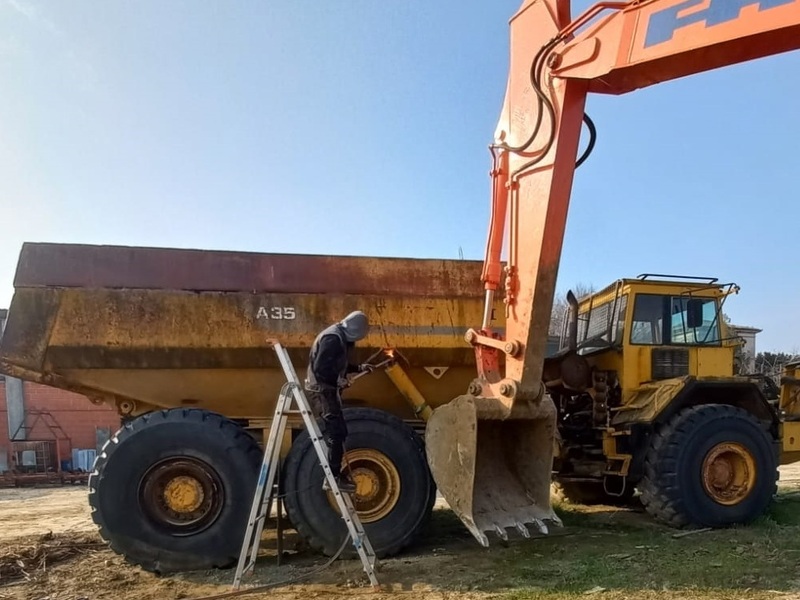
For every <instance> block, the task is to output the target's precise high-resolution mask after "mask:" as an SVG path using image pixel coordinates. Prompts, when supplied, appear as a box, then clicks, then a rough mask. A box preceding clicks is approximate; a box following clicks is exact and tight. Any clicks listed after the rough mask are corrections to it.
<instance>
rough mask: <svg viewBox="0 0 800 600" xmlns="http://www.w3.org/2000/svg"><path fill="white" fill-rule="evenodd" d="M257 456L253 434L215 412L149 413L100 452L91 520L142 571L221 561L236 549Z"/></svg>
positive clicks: (227, 561) (231, 558) (228, 561)
mask: <svg viewBox="0 0 800 600" xmlns="http://www.w3.org/2000/svg"><path fill="white" fill-rule="evenodd" d="M260 463H261V451H260V450H259V446H258V444H257V443H256V441H255V440H254V439H253V438H252V437H251V436H249V435H248V434H247V433H246V432H245V431H244V429H242V428H241V427H240V426H239V425H237V424H236V423H234V422H233V421H230V420H228V419H226V418H224V417H222V416H221V415H218V414H215V413H210V412H208V411H204V410H199V409H182V408H178V409H172V410H163V411H159V412H153V413H148V414H145V415H142V416H140V417H138V418H136V419H134V420H132V421H130V422H128V423H126V424H125V425H124V426H123V427H122V429H120V430H119V431H118V432H117V433H116V434H115V435H114V436H113V437H112V438H111V439H110V440H109V441H108V442H107V443H106V444H105V446H104V447H103V450H102V452H101V453H100V455H99V456H98V459H97V462H96V464H95V469H94V472H93V473H92V474H91V476H90V477H89V504H90V505H91V508H92V519H93V520H94V522H95V523H96V524H97V525H98V526H99V527H100V535H101V536H102V537H103V539H105V540H107V541H108V542H109V544H110V546H111V548H112V549H113V550H114V551H115V552H117V553H119V554H122V555H124V556H125V558H126V559H127V560H128V561H129V562H131V563H134V564H137V565H140V566H141V567H142V568H144V569H145V570H147V571H152V572H155V573H162V574H163V573H169V572H176V571H191V570H198V569H209V568H227V567H230V566H232V565H233V564H234V563H235V562H236V560H237V557H238V554H239V550H240V548H241V543H242V537H243V535H244V530H245V527H246V526H247V517H248V514H249V511H250V506H251V504H252V501H253V495H254V492H255V485H256V480H257V477H258V469H259V467H260ZM187 482H189V484H188V485H189V487H188V488H187V487H186V485H187ZM187 489H189V490H190V494H189V496H187V495H186V494H185V493H184V495H183V496H181V492H186V490H187ZM197 490H202V495H201V494H199V493H196V492H197ZM169 492H172V493H173V494H174V495H173V496H170V495H169ZM167 497H170V498H173V500H171V502H172V504H169V503H168V501H167V500H166V498H167ZM187 498H188V500H187ZM181 503H183V504H181ZM197 503H199V504H197ZM176 507H177V510H176Z"/></svg>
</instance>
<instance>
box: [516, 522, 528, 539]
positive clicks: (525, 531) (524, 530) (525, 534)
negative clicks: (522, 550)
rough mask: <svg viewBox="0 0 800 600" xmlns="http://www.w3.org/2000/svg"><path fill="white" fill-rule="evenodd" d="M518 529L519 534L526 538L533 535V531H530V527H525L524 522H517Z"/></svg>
mask: <svg viewBox="0 0 800 600" xmlns="http://www.w3.org/2000/svg"><path fill="white" fill-rule="evenodd" d="M517 531H519V534H520V535H521V536H522V537H524V538H529V537H531V532H530V531H528V528H527V527H525V524H524V523H519V522H518V523H517Z"/></svg>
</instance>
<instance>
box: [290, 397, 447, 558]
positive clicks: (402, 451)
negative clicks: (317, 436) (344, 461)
mask: <svg viewBox="0 0 800 600" xmlns="http://www.w3.org/2000/svg"><path fill="white" fill-rule="evenodd" d="M344 417H345V420H346V422H347V429H348V432H349V433H348V437H347V442H346V450H347V455H346V458H347V456H352V455H353V454H354V453H356V452H358V451H359V450H362V452H363V451H368V452H369V451H373V452H374V451H377V452H378V453H380V454H382V455H383V456H384V457H385V458H386V459H388V460H389V461H390V463H391V465H393V467H394V469H396V473H397V475H398V476H399V491H398V492H397V493H396V494H395V495H394V496H393V497H394V498H395V501H394V503H393V504H391V503H387V504H385V506H386V507H387V510H386V513H385V514H384V515H381V516H380V518H378V515H379V513H378V512H374V513H373V517H374V518H373V520H371V521H370V520H369V519H368V518H366V519H365V513H364V511H363V510H362V507H363V506H364V504H362V503H361V502H360V501H359V496H358V494H359V492H360V490H359V491H357V493H356V495H355V505H356V509H357V510H358V512H359V516H360V518H361V520H362V522H363V523H364V529H365V530H366V533H367V536H368V537H369V541H370V542H371V544H372V547H373V549H374V550H375V553H376V554H377V556H378V557H379V558H383V557H386V556H392V555H394V554H397V553H398V552H400V551H401V550H403V549H404V548H405V547H407V546H408V545H409V544H411V543H412V542H413V541H414V539H415V538H416V537H417V535H418V534H419V532H420V531H421V530H422V529H423V528H424V527H425V524H426V523H427V521H428V519H429V518H430V515H431V511H432V510H433V504H434V501H435V500H436V487H435V484H434V482H433V478H432V477H431V474H430V470H429V469H428V463H427V460H426V458H425V448H424V445H423V442H422V439H421V438H420V436H419V435H417V433H416V432H415V431H414V430H413V429H412V428H411V427H409V426H408V425H406V424H405V423H404V422H403V421H402V420H400V419H398V418H397V417H394V416H392V415H390V414H388V413H386V412H384V411H381V410H375V409H370V408H348V409H345V410H344ZM376 456H377V455H376ZM359 464H362V463H359ZM365 464H369V463H365ZM356 466H357V465H356ZM282 474H283V477H282V481H283V486H282V487H283V492H284V494H286V498H285V505H286V512H287V515H288V516H289V520H290V521H291V522H292V525H294V527H295V529H297V531H298V533H299V534H300V535H301V536H302V537H303V538H304V539H305V540H306V542H307V543H308V545H309V546H310V547H312V548H314V549H315V550H318V551H321V552H323V553H325V554H327V555H328V556H331V555H333V554H334V553H335V552H336V551H337V550H338V549H339V547H340V546H341V545H342V542H343V540H344V539H345V536H346V535H347V530H346V529H345V526H344V523H343V522H342V519H341V517H340V516H339V513H338V511H337V510H336V509H334V508H333V506H332V504H331V501H330V499H329V496H328V493H327V492H325V491H323V489H322V484H323V472H322V468H321V467H320V465H319V462H318V459H317V455H316V452H315V450H314V447H313V445H312V444H311V438H310V437H309V435H308V432H306V431H303V432H302V433H301V434H300V435H298V437H297V439H295V441H294V443H293V444H292V448H291V450H290V451H289V454H288V456H287V457H286V461H285V463H284V466H283V470H282ZM355 479H356V482H358V478H357V477H355ZM386 489H387V486H383V487H382V488H381V490H380V493H383V492H385V490H386ZM392 489H397V488H396V487H393V488H392ZM389 496H390V497H392V496H391V494H389ZM378 497H380V496H378ZM360 504H361V506H360ZM391 506H393V508H388V507H391ZM343 556H352V552H350V550H349V548H348V549H345V552H343Z"/></svg>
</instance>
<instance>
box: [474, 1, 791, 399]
mask: <svg viewBox="0 0 800 600" xmlns="http://www.w3.org/2000/svg"><path fill="white" fill-rule="evenodd" d="M569 4H570V3H569V1H568V0H528V1H526V2H525V3H524V4H523V5H522V8H521V9H520V11H519V12H518V13H517V14H516V15H515V16H514V18H513V19H512V21H511V67H510V77H509V82H508V89H507V92H506V99H505V104H504V107H503V113H502V116H501V118H500V122H499V124H498V127H497V132H496V135H495V143H494V144H492V149H493V151H494V154H495V168H494V169H493V170H492V173H493V180H494V181H493V185H492V196H493V198H492V207H493V210H492V217H493V218H492V222H491V225H490V234H489V239H490V244H489V248H488V249H487V256H486V262H485V267H484V284H485V287H486V290H487V292H488V298H487V305H489V304H490V303H491V301H492V299H493V292H494V291H495V290H497V288H498V287H499V286H500V285H501V284H503V281H502V279H501V277H500V275H499V274H500V273H502V272H503V271H502V270H501V267H500V265H501V251H502V249H503V243H502V242H503V231H504V228H505V225H506V220H505V218H506V217H505V216H506V213H509V212H510V216H511V219H510V233H509V243H508V264H507V266H506V269H505V282H504V287H505V289H506V292H507V293H506V303H507V306H508V314H507V325H506V336H505V340H503V341H502V343H497V342H498V340H492V339H491V337H490V335H484V334H486V333H487V332H486V331H482V332H473V334H471V335H470V339H471V340H472V341H473V342H475V343H476V345H477V346H478V347H481V346H483V347H484V348H488V349H489V350H486V351H483V350H482V351H481V352H480V355H481V358H482V360H481V361H480V364H481V365H482V369H483V370H484V371H485V372H488V371H489V370H491V369H493V368H494V365H495V364H496V362H497V357H496V356H492V355H493V354H496V352H495V351H502V352H505V351H506V350H511V352H505V354H506V364H507V367H506V378H507V379H509V380H511V381H508V382H506V384H507V385H512V384H514V382H517V383H516V385H518V386H519V387H520V388H522V389H524V390H528V392H527V393H528V394H530V393H531V392H530V390H533V392H534V393H539V387H538V386H539V384H540V380H541V370H542V364H543V352H544V348H545V343H546V331H547V329H548V324H549V321H550V311H551V308H552V303H553V296H554V293H555V284H556V275H557V272H558V265H559V259H560V256H561V245H562V240H563V236H564V231H565V226H566V218H567V209H568V205H569V197H570V192H571V188H572V179H573V173H574V171H575V165H576V158H577V157H576V154H577V150H578V141H579V135H580V128H581V121H582V120H583V119H584V112H583V111H584V103H585V100H586V96H587V94H588V93H590V92H595V93H603V94H623V93H626V92H630V91H632V90H635V89H638V88H643V87H647V86H650V85H654V84H656V83H660V82H664V81H668V80H671V79H676V78H679V77H684V76H687V75H692V74H695V73H699V72H702V71H708V70H711V69H716V68H720V67H724V66H727V65H732V64H735V63H740V62H744V61H747V60H752V59H756V58H761V57H765V56H769V55H773V54H778V53H781V52H786V51H789V50H794V49H798V48H800V0H760V1H759V0H650V1H646V0H644V1H642V0H639V1H633V2H601V3H598V4H596V5H595V6H593V7H592V8H590V9H589V10H587V11H586V12H585V13H584V14H583V15H581V16H580V17H579V18H577V19H576V20H574V21H570V19H569ZM489 325H490V322H489V320H488V318H484V323H483V327H482V329H484V330H486V329H488V327H489ZM487 337H488V338H489V339H488V340H487V339H486V338H487ZM487 342H488V344H487ZM487 380H491V377H489V378H487Z"/></svg>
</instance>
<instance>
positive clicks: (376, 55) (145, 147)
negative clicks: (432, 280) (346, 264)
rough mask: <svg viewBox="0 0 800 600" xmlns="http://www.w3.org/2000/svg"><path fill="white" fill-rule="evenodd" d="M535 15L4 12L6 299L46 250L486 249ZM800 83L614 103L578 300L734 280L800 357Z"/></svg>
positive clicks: (18, 5) (722, 80)
mask: <svg viewBox="0 0 800 600" xmlns="http://www.w3.org/2000/svg"><path fill="white" fill-rule="evenodd" d="M588 5H589V2H587V1H583V0H581V1H576V2H574V7H575V10H576V12H577V10H581V9H583V8H585V7H586V6H588ZM518 6H519V0H492V1H490V2H480V3H479V2H470V3H465V2H455V1H450V0H448V1H445V0H439V1H437V2H429V1H422V0H403V1H396V2H383V1H378V0H333V1H325V2H322V1H320V0H282V1H278V0H270V1H267V2H264V1H255V0H253V1H244V0H236V1H228V2H222V1H216V2H212V1H208V2H197V1H194V2H189V1H180V0H173V1H170V2H162V1H156V0H140V1H138V2H135V3H132V2H87V1H61V2H55V1H52V2H33V1H30V0H0V89H1V90H2V92H0V208H2V219H3V233H2V236H0V306H6V305H7V304H8V302H9V300H10V297H11V293H12V291H13V288H12V280H13V273H14V269H15V267H16V261H17V256H18V253H19V249H20V245H21V243H22V242H23V241H58V242H78V243H92V244H125V245H154V246H167V247H191V248H209V249H234V250H252V251H266V252H273V251H274V252H301V253H323V254H357V255H382V256H412V257H445V258H457V257H458V256H459V249H461V250H462V251H463V254H464V256H465V257H466V258H476V259H477V258H482V253H483V248H484V243H485V235H486V220H487V217H488V198H489V187H488V183H489V182H488V177H487V171H488V169H489V166H490V165H489V155H488V153H487V151H486V146H487V144H488V143H489V141H490V140H491V136H492V133H493V131H494V127H495V124H496V121H497V118H498V116H499V110H500V106H501V102H502V99H503V93H504V90H505V82H506V78H507V68H508V19H509V18H510V16H511V15H512V14H513V13H514V12H515V10H516V9H517V8H518ZM798 72H800V53H798V52H794V53H791V54H785V55H781V56H776V57H770V58H767V59H762V60H759V61H755V62H751V63H747V64H745V65H739V66H735V67H728V68H726V69H722V70H717V71H714V72H710V73H704V74H701V75H697V76H694V77H690V78H686V79H682V80H678V81H674V82H670V83H666V84H661V85H658V86H655V87H651V88H648V89H646V90H640V91H638V92H635V93H632V94H628V95H626V96H622V97H605V96H603V97H601V96H592V97H591V98H590V99H589V103H588V112H589V114H590V115H591V116H592V118H593V119H594V120H595V122H596V123H597V126H598V129H599V140H598V145H597V148H596V150H595V152H594V154H593V155H592V157H591V159H590V160H589V162H588V163H587V164H585V165H584V166H583V167H581V169H580V170H579V171H578V174H577V178H576V182H575V187H574V191H573V196H572V204H571V209H570V217H569V221H568V226H567V232H566V238H565V245H564V253H563V259H562V264H561V271H560V276H559V287H560V288H562V289H563V288H566V287H567V286H570V285H573V284H575V283H577V282H582V283H586V284H593V285H594V286H596V287H601V286H603V285H605V284H606V283H609V282H611V281H612V280H614V279H616V278H618V277H621V276H635V275H637V274H638V273H641V272H644V271H649V272H669V273H681V274H700V275H714V276H717V277H720V278H721V279H723V280H726V281H736V282H737V283H739V284H740V285H741V286H742V291H741V293H740V294H739V296H738V297H734V298H732V299H731V300H730V301H729V304H728V306H727V311H728V313H729V314H730V315H731V316H732V318H733V320H734V321H735V322H737V323H741V324H748V325H754V326H758V327H761V328H763V329H764V331H763V333H761V334H760V336H759V341H758V347H759V349H761V350H785V351H792V350H795V351H796V350H797V349H798V348H800V317H798V315H797V313H796V311H794V310H793V309H794V307H795V305H796V302H797V298H798V297H800V277H798V276H797V266H796V264H797V256H798V254H797V242H796V240H797V239H798V233H797V224H798V222H800V208H798V206H800V202H798V193H797V184H796V178H797V175H798V166H799V163H800V158H798V157H799V156H800V153H798V148H797V144H798V139H800V110H798V108H797V107H798V106H800V103H798V98H800V78H798V77H797V76H796V74H797V73H798Z"/></svg>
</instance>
